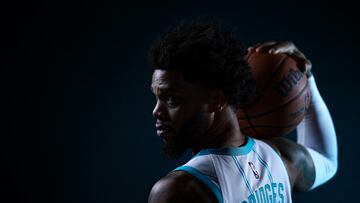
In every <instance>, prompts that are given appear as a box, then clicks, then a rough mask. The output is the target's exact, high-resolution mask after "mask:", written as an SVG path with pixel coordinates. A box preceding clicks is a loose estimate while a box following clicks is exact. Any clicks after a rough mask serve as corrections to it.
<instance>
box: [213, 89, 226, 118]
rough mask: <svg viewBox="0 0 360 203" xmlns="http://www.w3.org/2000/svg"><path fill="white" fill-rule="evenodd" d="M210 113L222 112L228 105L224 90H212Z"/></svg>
mask: <svg viewBox="0 0 360 203" xmlns="http://www.w3.org/2000/svg"><path fill="white" fill-rule="evenodd" d="M210 95H211V96H210V102H209V113H214V112H221V111H222V110H223V109H224V108H225V105H226V98H225V95H224V93H223V91H222V90H212V91H211V93H210Z"/></svg>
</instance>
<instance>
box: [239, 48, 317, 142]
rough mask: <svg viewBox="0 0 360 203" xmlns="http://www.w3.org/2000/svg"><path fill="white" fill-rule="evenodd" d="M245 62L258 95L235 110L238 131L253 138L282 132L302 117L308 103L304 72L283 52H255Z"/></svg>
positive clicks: (272, 135) (288, 129) (286, 131)
mask: <svg viewBox="0 0 360 203" xmlns="http://www.w3.org/2000/svg"><path fill="white" fill-rule="evenodd" d="M248 63H249V65H250V67H251V71H252V74H253V76H254V78H255V80H256V87H257V97H256V98H255V99H254V100H253V101H252V102H251V103H250V104H248V105H247V106H243V107H241V108H239V109H238V110H237V118H238V121H239V125H240V129H241V131H242V132H243V133H244V134H246V135H249V136H251V137H255V138H272V137H278V136H284V135H286V134H288V133H290V132H291V131H292V130H294V129H295V128H296V126H297V125H298V124H299V123H300V122H301V121H302V120H303V118H304V115H305V111H306V109H307V108H308V106H309V104H310V91H309V89H308V81H307V77H306V75H305V74H304V73H303V72H301V71H300V70H299V69H298V68H297V66H296V61H295V60H293V59H292V58H291V57H289V56H287V55H285V54H268V53H257V52H254V53H252V54H250V55H249V56H248Z"/></svg>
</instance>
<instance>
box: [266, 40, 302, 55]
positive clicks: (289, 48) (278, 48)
mask: <svg viewBox="0 0 360 203" xmlns="http://www.w3.org/2000/svg"><path fill="white" fill-rule="evenodd" d="M294 50H296V47H295V46H294V44H292V43H289V42H280V43H277V44H276V45H274V46H272V47H271V49H269V53H270V54H280V53H285V54H292V53H293V52H294Z"/></svg>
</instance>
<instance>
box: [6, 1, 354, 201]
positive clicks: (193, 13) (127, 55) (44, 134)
mask: <svg viewBox="0 0 360 203" xmlns="http://www.w3.org/2000/svg"><path fill="white" fill-rule="evenodd" d="M316 2H318V1H287V2H285V1H284V2H280V1H276V2H271V1H227V2H224V1H223V2H220V1H218V2H210V1H197V3H190V2H187V1H167V2H162V3H160V2H158V3H155V2H150V1H143V2H136V1H128V2H123V1H68V2H66V1H42V2H40V1H26V2H20V1H11V2H10V3H9V2H8V3H6V4H5V3H1V6H0V9H1V10H0V11H1V12H0V13H1V14H0V15H1V28H0V31H1V34H2V37H1V40H0V42H1V44H0V47H1V56H0V59H1V61H0V62H1V83H0V84H1V103H2V105H1V115H2V116H1V117H2V118H3V119H2V121H1V140H0V150H1V151H0V152H1V165H0V166H1V169H2V170H1V171H2V172H1V175H0V184H1V186H2V187H3V188H4V189H2V190H1V194H0V202H38V203H40V202H41V203H42V202H49V203H55V202H78V203H80V202H84V203H85V202H86V203H90V202H99V203H100V202H114V203H115V202H146V201H147V196H148V193H149V191H150V189H151V186H152V185H153V184H154V182H156V180H158V179H159V178H161V177H162V176H164V175H165V174H166V173H168V172H169V171H170V170H172V169H174V168H175V167H177V166H178V165H180V164H183V163H185V161H187V160H188V158H189V157H190V155H189V154H186V155H185V156H184V157H183V158H181V159H179V160H169V159H167V158H165V157H164V156H163V155H162V154H161V146H162V143H161V141H160V140H158V138H157V137H156V135H155V128H154V120H153V118H152V115H151V112H152V108H153V105H154V98H153V97H152V96H151V93H150V91H149V84H150V79H151V70H150V68H149V66H148V64H147V61H146V56H147V51H148V48H149V46H150V44H151V42H152V41H153V40H154V39H155V38H156V37H157V36H158V35H159V32H160V31H163V30H165V29H166V28H167V27H168V26H170V25H174V24H176V23H177V22H179V20H181V19H183V18H187V19H191V18H193V17H198V16H203V15H205V16H217V17H219V18H221V19H222V20H223V21H224V22H225V26H231V25H234V26H236V27H237V29H236V30H235V34H236V35H237V36H238V37H239V39H241V40H242V41H243V42H244V44H245V45H246V46H250V45H252V44H255V43H257V42H263V41H269V40H291V41H293V42H294V43H295V44H296V45H297V46H298V47H299V48H300V50H302V51H303V52H304V53H305V54H306V55H307V57H308V58H309V59H310V60H311V61H312V63H313V72H314V75H315V77H316V80H317V83H318V87H319V89H320V91H321V93H322V96H323V98H324V99H325V101H326V103H327V105H328V107H329V109H330V111H331V113H332V116H333V120H334V123H335V127H336V130H337V135H338V142H339V170H338V173H337V175H336V177H335V178H334V179H332V180H331V181H330V182H328V183H327V184H326V185H324V186H322V187H319V188H318V189H315V190H314V191H311V192H309V193H304V194H296V195H294V201H295V202H319V201H321V202H350V201H352V200H353V199H355V198H357V195H356V194H357V192H358V191H357V186H356V185H354V186H353V185H352V183H353V184H356V183H357V182H358V181H359V180H360V177H359V173H358V172H357V171H358V166H357V165H358V164H357V163H358V162H357V159H358V158H359V155H360V154H359V152H360V148H359V147H358V142H359V136H358V135H357V133H358V132H360V127H359V124H358V123H359V122H358V121H359V120H358V117H357V116H356V115H358V114H359V113H360V111H359V108H358V105H357V104H359V102H360V97H359V90H358V89H359V87H360V85H359V81H358V80H359V79H358V78H359V73H360V71H359V61H358V58H359V57H358V55H359V52H358V47H359V43H358V42H359V40H358V38H357V36H358V34H357V31H356V29H357V27H358V26H359V20H357V19H358V18H359V15H358V11H357V9H356V6H355V4H354V3H352V2H348V1H337V2H333V3H331V2H329V1H324V2H323V4H320V3H319V2H318V3H317V4H315V3H316ZM354 201H355V200H354Z"/></svg>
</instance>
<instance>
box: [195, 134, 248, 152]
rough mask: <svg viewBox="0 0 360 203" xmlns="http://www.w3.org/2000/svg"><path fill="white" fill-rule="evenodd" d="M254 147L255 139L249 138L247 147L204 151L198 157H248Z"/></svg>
mask: <svg viewBox="0 0 360 203" xmlns="http://www.w3.org/2000/svg"><path fill="white" fill-rule="evenodd" d="M253 146H254V140H253V138H251V137H248V141H247V143H246V145H245V146H241V147H227V148H219V149H203V150H201V151H200V152H199V153H198V154H197V155H196V156H202V155H208V154H218V155H230V156H239V155H246V154H248V153H249V152H251V150H252V148H253Z"/></svg>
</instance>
